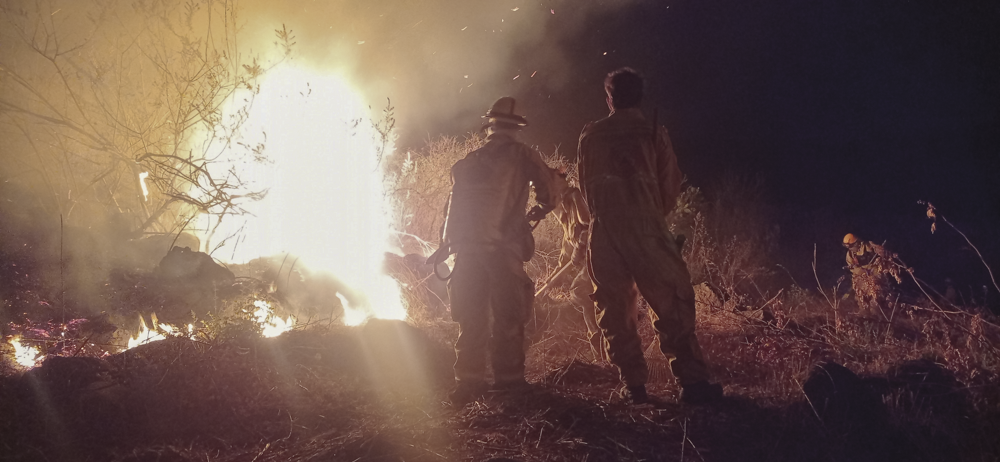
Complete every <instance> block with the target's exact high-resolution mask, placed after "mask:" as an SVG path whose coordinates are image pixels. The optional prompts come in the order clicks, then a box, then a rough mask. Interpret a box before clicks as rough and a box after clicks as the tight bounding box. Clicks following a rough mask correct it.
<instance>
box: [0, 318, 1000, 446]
mask: <svg viewBox="0 0 1000 462" xmlns="http://www.w3.org/2000/svg"><path fill="white" fill-rule="evenodd" d="M570 327H572V326H570ZM455 333H456V326H455V325H454V324H453V323H449V322H444V321H440V320H438V321H433V322H423V323H421V325H420V327H413V326H412V325H409V324H405V323H400V322H394V321H373V322H370V323H369V324H367V325H365V326H362V327H345V326H338V325H327V326H321V325H315V326H308V327H305V328H302V329H300V330H297V331H293V332H289V333H286V334H283V335H281V336H279V337H276V338H270V339H263V338H253V337H244V338H235V339H231V340H227V341H221V342H220V341H215V342H210V341H193V340H189V339H184V338H173V339H168V340H164V341H159V342H153V343H150V344H147V345H143V346H140V347H137V348H134V349H132V350H128V351H125V352H122V353H118V354H115V355H112V356H107V357H105V358H102V359H98V358H93V357H58V356H53V357H50V358H49V359H48V360H46V361H45V362H44V363H43V364H42V365H41V366H40V367H36V368H34V369H31V370H29V371H26V372H25V371H20V372H16V373H10V374H6V375H5V376H4V377H3V378H2V379H0V460H4V461H63V460H66V461H69V460H72V461H196V460H197V461H260V462H263V461H289V460H294V461H482V460H489V459H491V458H507V459H510V460H517V461H582V460H588V461H605V460H607V461H611V460H634V461H639V460H651V461H661V460H662V461H680V460H689V461H765V460H766V461H802V460H807V461H811V460H815V461H886V460H916V461H937V460H970V461H971V460H975V461H980V460H1000V414H998V413H997V411H996V409H997V406H996V401H995V397H996V396H1000V393H997V390H996V387H997V385H996V383H995V381H993V383H992V385H989V384H988V385H986V386H980V387H979V388H975V389H973V388H972V387H965V386H960V384H956V383H954V380H953V379H951V378H949V376H948V374H946V373H945V374H944V375H942V377H943V379H941V380H936V379H935V380H931V378H933V377H932V376H933V374H931V373H929V372H928V371H934V370H935V369H933V368H931V369H919V367H917V366H912V367H911V368H913V367H917V369H914V371H915V372H913V373H914V374H917V375H919V376H920V377H921V378H920V379H919V380H920V381H921V383H931V382H933V383H934V384H936V385H939V386H938V388H936V389H930V388H927V387H923V388H920V387H917V388H913V387H909V388H907V387H906V386H904V385H905V384H904V385H900V383H899V382H898V381H896V382H893V381H892V380H890V379H889V378H888V377H864V378H861V377H858V376H857V375H854V374H853V373H852V372H851V371H849V370H847V369H846V368H842V367H840V366H837V365H832V364H824V365H822V367H819V368H815V369H814V373H813V374H812V376H811V377H809V379H808V380H806V381H805V383H804V384H802V388H801V390H800V391H801V392H800V393H798V394H797V395H794V394H792V396H789V397H785V398H781V397H778V398H775V397H767V396H763V395H759V394H755V393H753V392H750V391H748V390H746V389H745V388H743V387H742V386H740V385H739V384H738V383H736V382H731V383H730V381H729V380H728V379H723V380H722V383H723V384H724V385H726V392H727V397H726V398H725V399H724V401H723V402H721V403H717V404H713V405H706V406H689V405H683V404H680V403H679V402H678V399H677V398H678V396H677V392H678V390H677V388H676V386H675V385H673V384H672V379H671V378H670V377H669V373H668V372H665V371H666V369H665V367H664V364H663V362H662V360H658V359H653V362H652V364H651V369H652V371H653V374H652V375H653V383H652V384H651V386H650V391H651V393H652V394H653V395H655V396H657V397H658V398H659V399H660V401H661V402H660V403H659V404H658V405H657V406H656V407H655V408H633V407H629V406H627V405H626V404H625V403H623V402H622V401H621V399H620V398H618V396H617V394H616V393H615V390H616V388H617V387H618V386H619V384H618V378H617V373H616V371H615V370H614V369H612V368H611V367H610V366H607V365H601V364H596V363H593V362H591V361H590V360H588V359H587V358H586V357H585V356H586V355H585V352H584V350H583V349H582V348H581V346H583V345H585V343H584V341H583V340H582V339H581V338H580V335H579V333H578V332H574V331H573V329H572V328H567V329H562V330H559V331H555V330H554V329H553V328H547V329H539V330H536V331H535V332H534V333H533V339H534V342H533V344H532V345H531V346H530V347H529V348H530V349H529V377H528V378H529V381H530V382H531V383H532V386H531V388H530V390H527V391H524V392H520V393H516V394H496V393H494V394H488V395H487V396H486V397H484V398H483V399H481V400H479V401H475V402H473V403H470V404H468V405H466V406H463V407H453V406H451V405H450V404H449V403H448V402H447V393H448V391H449V389H450V388H451V386H452V380H451V370H450V368H451V362H452V361H453V357H454V355H453V353H452V352H451V349H450V345H451V342H452V340H453V338H454V336H455ZM714 341H716V342H722V341H724V340H722V339H721V338H717V339H715V340H714ZM714 346H715V347H716V348H718V347H719V345H714ZM723 347H725V348H740V347H741V345H739V344H738V343H733V344H730V345H724V346H723ZM907 370H909V369H907ZM911 372H912V371H911ZM720 375H722V376H724V375H725V374H720ZM938 375H941V374H938ZM897 376H900V377H901V375H900V374H897ZM935 377H936V376H935ZM949 380H950V381H949ZM893 387H895V388H893ZM991 387H992V388H991ZM983 388H987V390H984V389H983ZM893 390H895V392H893ZM901 390H902V391H901ZM973 394H974V395H975V396H973ZM807 396H810V397H811V399H807ZM991 396H992V398H990V397H991ZM907 397H908V398H907ZM893 400H895V402H891V401H893ZM901 402H904V403H903V404H902V405H901V404H900V403H901ZM991 403H992V404H991Z"/></svg>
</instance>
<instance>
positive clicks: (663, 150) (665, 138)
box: [656, 127, 684, 215]
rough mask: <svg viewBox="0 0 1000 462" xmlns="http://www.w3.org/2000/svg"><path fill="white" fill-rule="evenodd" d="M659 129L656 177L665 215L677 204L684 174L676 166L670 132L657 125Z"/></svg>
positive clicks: (675, 156)
mask: <svg viewBox="0 0 1000 462" xmlns="http://www.w3.org/2000/svg"><path fill="white" fill-rule="evenodd" d="M657 128H658V131H659V142H658V143H657V145H656V154H657V161H656V164H657V170H658V171H657V172H656V173H657V179H658V181H659V182H660V197H661V198H662V199H663V208H664V210H663V214H664V215H666V214H667V213H670V211H671V210H673V209H674V206H676V204H677V196H680V194H681V182H682V181H683V180H684V176H683V174H682V173H681V169H680V167H678V166H677V155H676V154H675V153H674V146H673V143H671V142H670V134H669V133H667V129H666V128H663V127H657Z"/></svg>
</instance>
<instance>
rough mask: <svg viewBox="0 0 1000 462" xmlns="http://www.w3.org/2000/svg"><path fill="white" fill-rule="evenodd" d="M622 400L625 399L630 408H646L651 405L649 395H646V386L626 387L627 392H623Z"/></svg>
mask: <svg viewBox="0 0 1000 462" xmlns="http://www.w3.org/2000/svg"><path fill="white" fill-rule="evenodd" d="M622 398H624V400H625V403H626V404H628V405H630V406H644V405H647V404H651V403H650V400H649V395H648V394H646V386H645V385H632V386H627V387H625V390H624V391H623V392H622Z"/></svg>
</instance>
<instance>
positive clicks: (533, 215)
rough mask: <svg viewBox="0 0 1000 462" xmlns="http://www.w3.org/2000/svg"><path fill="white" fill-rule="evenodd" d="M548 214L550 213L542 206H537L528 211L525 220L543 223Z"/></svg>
mask: <svg viewBox="0 0 1000 462" xmlns="http://www.w3.org/2000/svg"><path fill="white" fill-rule="evenodd" d="M547 213H549V212H548V211H546V210H545V209H544V208H542V206H541V205H536V206H534V207H532V208H531V210H528V214H527V215H525V218H527V219H528V221H542V219H543V218H545V215H546V214H547Z"/></svg>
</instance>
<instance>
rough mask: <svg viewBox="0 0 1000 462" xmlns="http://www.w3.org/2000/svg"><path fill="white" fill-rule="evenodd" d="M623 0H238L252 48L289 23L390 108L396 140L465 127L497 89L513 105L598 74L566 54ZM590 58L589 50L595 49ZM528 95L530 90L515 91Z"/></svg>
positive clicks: (299, 52) (528, 107)
mask: <svg viewBox="0 0 1000 462" xmlns="http://www.w3.org/2000/svg"><path fill="white" fill-rule="evenodd" d="M629 3H634V2H630V1H611V2H573V1H565V0H564V1H547V2H526V1H523V0H520V1H516V0H505V1H491V2H485V1H467V0H433V1H386V0H383V1H357V0H352V1H311V2H294V3H291V4H289V3H281V2H267V1H261V0H253V1H250V2H245V3H243V4H241V5H242V7H243V8H244V15H243V18H244V19H245V20H246V21H247V23H246V29H245V31H246V32H247V34H246V35H247V36H251V37H253V39H252V40H255V41H258V44H257V45H255V48H257V49H264V48H265V45H266V44H268V43H267V42H264V40H265V39H268V38H270V37H272V36H273V31H274V30H275V29H281V28H282V27H283V26H284V27H287V28H288V29H291V30H293V31H294V34H295V36H296V40H297V45H296V48H295V57H294V58H293V59H295V60H298V61H299V63H300V64H302V63H305V64H308V65H310V66H314V67H317V68H319V69H324V70H325V69H329V70H330V71H331V72H343V73H344V74H346V76H347V78H349V79H350V80H351V82H352V83H353V84H354V85H355V86H356V87H357V88H358V89H359V90H360V91H362V92H364V93H365V94H366V96H367V98H368V100H369V101H370V104H371V105H372V109H373V110H375V111H376V112H377V110H378V109H380V108H381V107H384V105H385V102H386V98H390V99H391V100H392V104H393V105H394V106H395V108H396V115H397V120H398V126H399V128H400V130H401V136H402V140H401V141H402V144H403V145H404V146H405V145H411V144H414V143H419V142H421V141H423V139H425V138H427V137H428V136H430V137H433V136H436V135H437V134H439V133H462V132H466V131H469V130H474V129H475V128H477V126H478V122H479V116H480V115H482V114H483V113H484V112H485V110H486V108H487V107H488V106H489V105H490V104H491V103H492V102H493V101H494V100H495V99H496V98H497V97H499V96H503V95H513V96H515V97H519V100H521V101H522V103H521V105H520V106H519V107H518V111H519V112H522V111H523V112H524V113H526V114H528V116H529V119H530V115H531V113H532V112H535V113H537V112H538V111H533V109H534V108H533V107H532V105H538V104H544V101H545V99H546V97H545V95H546V94H551V93H552V92H554V91H556V90H558V89H559V88H561V87H563V86H564V85H565V84H566V83H567V82H568V81H569V80H570V79H575V78H579V77H578V76H577V75H578V74H580V73H584V74H585V73H587V72H590V73H595V72H597V73H599V71H597V70H592V69H589V67H590V65H591V64H590V63H587V62H573V61H572V58H571V57H570V56H571V53H569V52H568V50H569V49H570V47H572V46H574V43H572V42H573V41H574V40H576V38H577V37H580V36H585V35H586V34H585V32H586V30H585V28H590V29H594V30H597V29H599V28H600V17H601V15H606V14H611V13H612V12H613V11H614V10H616V9H618V8H622V7H624V6H626V5H627V4H629ZM595 57H596V56H595ZM527 95H531V96H532V98H530V99H529V98H521V97H522V96H527Z"/></svg>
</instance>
